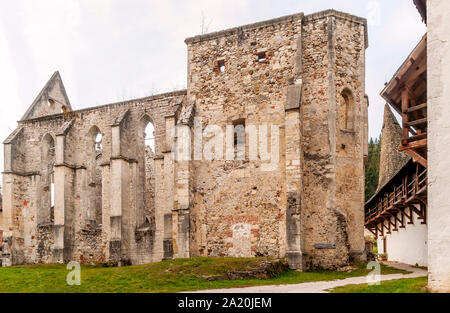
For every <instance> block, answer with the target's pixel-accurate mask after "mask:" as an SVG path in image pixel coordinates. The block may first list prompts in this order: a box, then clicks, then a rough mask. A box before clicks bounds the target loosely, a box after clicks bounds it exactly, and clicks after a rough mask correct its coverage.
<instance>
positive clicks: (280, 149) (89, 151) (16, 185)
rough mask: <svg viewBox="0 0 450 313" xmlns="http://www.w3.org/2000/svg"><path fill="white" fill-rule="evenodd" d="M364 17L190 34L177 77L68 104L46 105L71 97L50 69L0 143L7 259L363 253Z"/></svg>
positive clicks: (314, 263) (312, 260)
mask: <svg viewBox="0 0 450 313" xmlns="http://www.w3.org/2000/svg"><path fill="white" fill-rule="evenodd" d="M365 24H366V23H365V20H364V19H360V18H357V17H353V16H350V15H347V14H343V13H339V12H336V11H325V12H321V13H318V14H313V15H308V16H304V15H303V14H302V13H300V14H294V15H291V16H286V17H282V18H278V19H274V20H270V21H265V22H261V23H256V24H251V25H246V26H242V27H238V28H234V29H230V30H226V31H222V32H217V33H212V34H207V35H202V36H197V37H193V38H188V39H186V43H187V46H188V47H187V48H188V89H187V90H185V91H178V92H173V93H168V94H162V95H156V96H152V97H147V98H142V99H135V100H130V101H125V102H120V103H113V104H109V105H104V106H100V107H96V108H89V109H84V110H78V111H73V112H72V111H70V110H71V108H70V107H69V106H65V107H64V110H63V111H64V112H63V113H58V112H56V111H52V110H50V111H48V110H49V109H48V107H47V108H46V107H45V105H48V104H47V102H46V95H47V96H48V95H50V94H53V95H55V97H56V98H58V97H59V98H58V99H60V102H64V101H66V103H68V100H67V99H66V96H65V90H64V87H63V85H62V81H61V79H60V77H59V74H55V75H54V76H53V77H52V79H51V80H50V81H49V83H48V84H47V85H46V87H44V90H43V91H42V92H41V93H40V95H39V97H40V98H39V99H41V98H42V99H41V100H42V101H40V102H36V103H34V104H33V105H32V107H31V109H30V110H29V111H28V113H27V114H26V115H25V118H24V120H22V121H20V122H19V126H18V128H17V130H16V131H15V132H14V133H13V134H11V136H10V137H9V138H8V139H7V140H6V141H5V172H4V180H3V181H4V188H3V192H4V198H3V201H4V203H3V207H4V214H3V215H4V221H5V222H4V224H5V227H4V230H5V235H4V239H3V243H4V245H3V253H2V254H3V264H6V265H10V264H20V263H53V262H55V263H62V262H68V261H70V260H75V261H80V262H111V263H119V264H129V263H131V264H141V263H148V262H154V261H160V260H162V259H165V258H177V257H195V256H233V257H250V256H273V257H287V259H288V260H289V262H290V266H291V267H292V268H296V269H300V270H304V269H309V268H328V269H333V268H337V267H340V266H344V265H346V264H347V263H348V261H349V260H350V259H351V258H352V257H353V258H357V259H362V258H363V255H362V252H363V249H364V237H363V194H364V192H363V190H364V189H363V188H364V168H363V158H364V148H365V145H364V140H365V134H366V129H365V125H366V121H365V119H366V118H367V116H366V112H367V110H366V109H367V108H366V107H365V106H366V105H367V103H366V100H365V98H364V85H365V81H364V66H365V59H364V51H365V48H366V47H367V35H366V34H367V30H366V25H365ZM56 95H59V96H58V97H57V96H56ZM46 110H47V111H46ZM55 110H56V108H55ZM30 112H31V113H30ZM38 113H39V114H38ZM35 114H38V115H39V116H38V117H37V116H35ZM148 123H152V124H153V125H154V128H155V151H149V148H148V147H146V144H145V136H144V129H145V126H146V125H147V124H148ZM177 126H178V127H177ZM181 126H183V128H181ZM234 126H244V127H245V130H246V135H245V157H244V158H242V159H237V158H236V156H237V155H238V154H234V153H233V156H234V157H231V159H230V155H228V154H227V151H226V147H227V146H228V145H230V146H231V147H235V144H236V143H235V140H236V141H237V143H238V144H239V143H240V140H241V138H240V137H239V136H236V138H235V134H234V132H233V127H234ZM230 127H231V128H230ZM183 129H184V130H186V129H187V134H188V135H189V134H190V135H191V136H192V137H191V143H196V144H199V146H200V151H197V148H198V145H194V146H193V147H194V149H193V151H191V152H192V155H191V157H193V160H179V159H177V153H178V152H179V151H174V150H173V148H174V147H176V148H177V149H179V148H180V147H179V146H178V143H180V141H178V142H177V145H174V143H175V142H176V141H177V140H179V139H180V138H182V137H183ZM230 129H231V132H230ZM198 133H200V134H201V138H202V139H201V140H202V142H201V143H198V142H196V140H197V138H196V135H198ZM97 134H101V144H100V143H98V142H97V143H96V139H95V138H97ZM265 134H267V135H268V136H265ZM180 140H181V139H180ZM255 143H256V145H254V144H255ZM238 146H239V145H238ZM96 147H97V148H96ZM253 148H256V149H255V150H252V149H253ZM181 150H182V149H181ZM203 150H204V151H203ZM219 151H222V153H219ZM198 152H200V153H198ZM202 152H206V153H202ZM207 152H211V153H210V154H209V155H208V153H207ZM235 152H236V151H235ZM211 155H213V156H214V157H213V158H212V159H208V156H211ZM53 186H54V187H53ZM53 188H54V192H53V191H52V190H53ZM52 194H54V195H53V196H54V205H53V206H52V205H51V204H50V202H53V201H52V199H53V196H52Z"/></svg>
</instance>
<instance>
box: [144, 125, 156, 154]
mask: <svg viewBox="0 0 450 313" xmlns="http://www.w3.org/2000/svg"><path fill="white" fill-rule="evenodd" d="M144 138H145V145H146V146H147V147H149V148H150V149H151V150H152V152H153V153H154V152H155V127H154V126H153V124H152V122H148V124H147V126H146V127H145V131H144Z"/></svg>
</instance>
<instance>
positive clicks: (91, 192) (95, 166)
mask: <svg viewBox="0 0 450 313" xmlns="http://www.w3.org/2000/svg"><path fill="white" fill-rule="evenodd" d="M102 153H103V134H102V132H101V131H100V129H99V128H98V127H97V126H92V127H91V129H90V131H89V133H88V135H87V147H86V160H87V162H86V165H87V166H86V167H87V168H86V170H87V195H86V202H87V203H86V213H85V223H86V227H87V228H100V227H101V226H102V223H103V222H102V205H103V198H102V168H101V162H102Z"/></svg>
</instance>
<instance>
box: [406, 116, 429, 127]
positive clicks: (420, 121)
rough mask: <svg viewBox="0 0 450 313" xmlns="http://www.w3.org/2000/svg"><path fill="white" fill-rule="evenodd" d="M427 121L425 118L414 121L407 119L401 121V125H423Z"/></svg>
mask: <svg viewBox="0 0 450 313" xmlns="http://www.w3.org/2000/svg"><path fill="white" fill-rule="evenodd" d="M426 123H427V118H426V117H424V118H421V119H419V120H415V121H408V122H406V123H403V127H408V126H417V125H423V124H426Z"/></svg>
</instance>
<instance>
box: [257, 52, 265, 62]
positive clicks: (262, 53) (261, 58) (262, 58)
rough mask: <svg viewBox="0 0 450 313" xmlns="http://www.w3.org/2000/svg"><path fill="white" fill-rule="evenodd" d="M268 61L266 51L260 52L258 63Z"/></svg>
mask: <svg viewBox="0 0 450 313" xmlns="http://www.w3.org/2000/svg"><path fill="white" fill-rule="evenodd" d="M266 61H267V56H266V51H261V52H258V62H259V63H264V62H266Z"/></svg>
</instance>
